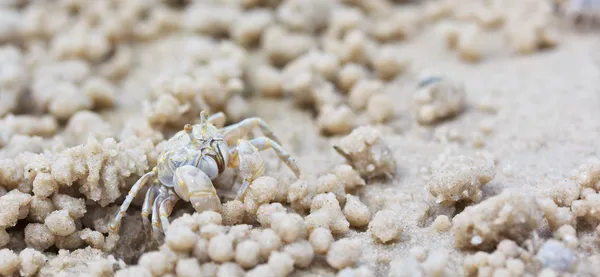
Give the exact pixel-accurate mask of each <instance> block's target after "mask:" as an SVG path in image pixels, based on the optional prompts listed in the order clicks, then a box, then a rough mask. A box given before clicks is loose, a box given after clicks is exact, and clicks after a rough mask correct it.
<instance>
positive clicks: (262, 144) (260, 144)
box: [249, 137, 301, 178]
mask: <svg viewBox="0 0 600 277" xmlns="http://www.w3.org/2000/svg"><path fill="white" fill-rule="evenodd" d="M249 142H250V143H251V144H252V145H253V146H254V147H256V148H257V149H258V150H259V151H262V150H266V149H269V148H271V149H273V150H274V151H275V153H277V156H278V157H279V159H280V160H281V161H282V162H284V163H285V164H286V165H287V166H288V168H289V169H290V170H291V171H292V172H294V175H296V178H300V174H301V173H300V168H299V167H298V164H297V163H296V160H295V159H294V158H293V157H292V155H290V153H289V152H288V151H286V150H285V149H284V148H283V147H282V146H281V145H280V144H279V143H277V142H276V141H274V140H272V139H270V138H267V137H258V138H255V139H252V140H250V141H249Z"/></svg>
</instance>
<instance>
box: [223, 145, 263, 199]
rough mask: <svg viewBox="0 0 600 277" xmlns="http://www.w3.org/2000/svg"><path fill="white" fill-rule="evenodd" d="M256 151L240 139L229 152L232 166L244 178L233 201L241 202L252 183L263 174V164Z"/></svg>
mask: <svg viewBox="0 0 600 277" xmlns="http://www.w3.org/2000/svg"><path fill="white" fill-rule="evenodd" d="M258 151H259V150H258V149H257V148H256V147H255V146H254V145H252V143H250V142H249V141H247V140H243V139H240V140H239V141H238V145H237V146H236V147H234V148H232V149H231V150H230V152H229V155H230V157H232V160H231V161H232V165H233V166H235V167H238V168H239V170H240V172H241V173H242V176H243V178H244V181H243V183H242V186H241V187H240V189H239V190H238V193H237V196H236V197H235V200H241V201H243V200H244V197H245V196H246V191H247V190H248V187H249V186H250V184H251V183H252V181H254V179H256V178H258V176H260V175H262V174H263V173H264V172H265V164H264V162H263V160H262V158H261V157H260V154H259V153H258Z"/></svg>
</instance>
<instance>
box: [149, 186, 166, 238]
mask: <svg viewBox="0 0 600 277" xmlns="http://www.w3.org/2000/svg"><path fill="white" fill-rule="evenodd" d="M167 196H168V195H167V191H166V190H164V189H162V188H161V190H160V191H159V192H158V196H156V199H154V203H153V205H152V235H153V237H154V238H155V239H156V238H157V237H158V234H159V233H160V215H159V210H160V203H161V202H162V201H163V200H164V199H165V198H166V197H167Z"/></svg>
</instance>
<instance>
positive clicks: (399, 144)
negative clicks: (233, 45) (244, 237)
mask: <svg viewBox="0 0 600 277" xmlns="http://www.w3.org/2000/svg"><path fill="white" fill-rule="evenodd" d="M436 26H437V25H436V24H429V25H427V26H426V27H425V28H424V29H423V30H421V31H419V32H418V34H416V35H414V36H412V37H411V38H410V39H408V40H406V41H400V42H394V44H396V47H397V51H398V53H401V55H403V56H405V57H409V58H410V61H411V63H410V67H409V69H408V70H407V71H406V72H404V73H402V74H401V75H399V76H398V78H396V79H394V80H393V81H391V82H389V83H386V85H385V90H384V94H385V95H386V96H388V97H389V99H390V101H392V102H393V117H392V118H391V119H390V120H389V121H388V122H386V123H384V124H379V125H375V126H376V127H377V128H378V129H379V130H380V131H381V132H382V134H383V135H382V139H383V140H384V141H385V142H386V143H387V145H388V146H389V147H390V149H391V150H392V152H393V157H394V159H395V161H396V163H397V170H396V173H395V174H394V175H393V178H392V179H374V180H368V181H367V186H366V187H365V188H364V189H362V190H360V192H359V193H358V194H357V195H358V196H359V197H360V200H361V201H362V202H363V203H365V204H366V205H367V206H368V208H369V210H370V212H371V214H372V215H374V214H375V213H376V212H377V211H380V210H383V209H393V210H395V211H397V212H398V214H399V215H400V217H401V218H399V219H398V220H399V221H401V222H402V223H403V224H405V225H404V226H403V227H404V229H403V232H402V235H401V238H400V240H399V241H397V242H392V243H387V244H382V243H379V242H377V241H376V240H375V239H374V238H373V237H372V235H371V234H370V232H368V231H367V228H366V227H364V228H351V229H350V231H349V232H348V233H347V234H346V235H344V236H340V237H350V238H356V239H359V240H360V242H361V246H362V253H361V255H360V258H359V259H358V262H357V265H360V266H367V267H368V268H370V269H371V271H372V273H373V274H374V276H388V274H389V273H388V272H389V268H390V262H391V261H393V260H394V259H396V258H399V257H407V256H409V252H410V251H409V250H410V249H411V248H414V247H415V246H421V247H424V248H425V249H427V250H439V251H443V252H445V253H448V254H449V261H448V264H447V267H448V270H449V272H451V274H450V275H449V276H461V275H463V274H464V269H463V263H464V260H465V257H466V256H467V255H469V254H472V253H475V252H474V251H468V250H459V249H457V248H456V247H455V246H454V238H453V233H452V231H447V232H438V231H436V230H435V228H434V227H432V223H433V221H434V220H435V219H436V217H437V216H438V215H447V216H448V217H450V218H452V217H453V216H454V215H456V214H457V213H458V212H460V210H456V209H454V208H445V207H441V206H440V205H438V204H436V203H435V198H434V197H433V196H432V195H431V194H430V192H429V191H428V190H427V182H428V179H429V176H430V174H429V170H430V167H431V166H432V164H433V163H435V161H436V160H437V159H438V158H439V157H440V155H442V154H448V153H450V154H465V155H474V154H475V153H477V152H479V151H485V152H487V153H488V154H489V155H491V156H492V157H493V158H494V161H495V171H496V175H495V177H494V178H493V180H492V181H491V182H489V183H488V184H486V185H485V186H484V187H483V198H482V200H481V201H485V200H486V199H488V198H490V197H492V196H495V195H498V194H500V193H501V192H502V191H503V190H504V189H506V188H517V189H518V190H520V191H525V192H532V193H538V192H539V191H540V190H543V188H544V186H546V185H548V184H549V183H557V182H559V181H561V180H565V179H568V178H569V177H570V172H571V171H572V170H573V169H576V168H578V167H579V166H580V165H582V164H585V163H586V162H587V161H588V159H589V158H593V157H598V152H597V151H600V149H599V148H598V147H599V144H598V140H597V138H598V137H600V121H599V120H598V118H600V109H598V107H600V90H599V89H598V80H600V52H598V49H600V38H599V37H598V36H597V34H590V33H583V32H578V31H574V30H573V29H572V27H565V26H563V27H561V29H560V38H559V39H558V45H557V46H556V47H554V48H552V49H547V50H543V51H539V52H536V53H534V54H531V55H516V54H513V53H511V52H510V51H509V50H507V49H508V47H509V46H508V45H506V42H505V41H504V40H503V39H502V35H501V34H498V33H494V32H493V31H491V32H486V35H487V36H489V39H483V44H484V45H485V46H484V47H482V48H481V49H483V52H484V53H485V54H484V55H483V59H482V61H480V62H478V63H468V62H464V61H462V60H461V59H460V58H459V57H457V55H456V52H455V51H452V50H449V49H448V48H447V46H446V43H445V39H444V38H443V36H442V35H440V33H439V29H438V28H437V27H436ZM188 36H189V35H186V34H174V35H161V36H159V37H158V38H156V39H155V40H153V41H149V42H144V43H138V44H137V45H136V46H135V47H136V48H135V49H136V50H135V51H134V58H133V60H134V65H133V68H132V70H131V71H130V73H129V74H128V75H127V77H126V78H124V79H123V80H121V81H119V82H115V83H114V84H115V85H116V87H117V92H116V94H115V96H116V97H115V105H114V106H113V107H111V108H109V109H104V110H99V111H98V113H99V114H100V115H102V117H103V118H104V119H105V120H106V121H107V122H109V123H110V125H111V126H112V128H113V130H114V131H115V133H119V131H120V130H121V129H122V128H123V126H124V124H125V122H126V121H127V120H130V119H132V118H134V117H143V114H144V110H143V105H142V104H141V103H143V102H144V101H145V100H150V99H152V98H151V93H150V92H149V91H150V88H151V85H152V81H153V80H155V79H156V78H157V76H159V75H162V74H178V73H180V72H179V71H180V70H181V68H182V67H183V65H185V63H186V61H185V57H184V55H183V54H182V51H177V49H181V47H182V46H183V45H185V39H186V38H187V37H188ZM251 55H252V59H256V60H258V61H261V60H264V53H262V52H258V53H252V54H251ZM250 70H251V67H250ZM424 70H433V71H435V72H439V73H442V74H444V75H445V76H447V78H449V79H451V80H453V81H456V82H462V83H464V85H465V93H466V101H467V107H466V109H465V111H464V112H462V113H461V114H459V115H458V116H456V117H454V118H452V119H450V120H446V121H443V122H441V123H438V124H435V125H433V126H422V125H420V124H418V123H417V122H416V120H415V118H414V116H413V113H412V110H411V109H412V105H413V104H412V95H413V93H414V91H415V89H416V86H417V82H418V80H419V79H418V76H419V74H420V73H421V72H422V71H424ZM250 94H252V93H250ZM246 99H247V101H248V105H249V106H248V107H249V109H248V111H249V114H248V115H246V116H250V115H256V116H259V117H261V118H263V119H264V120H265V121H266V122H267V123H268V124H269V125H270V126H271V127H272V128H273V130H274V131H275V133H276V134H277V135H278V136H279V137H280V138H281V140H282V145H284V147H285V148H286V149H288V150H289V151H290V152H291V153H292V154H293V155H295V156H296V157H297V161H298V164H299V166H300V168H301V170H302V172H303V173H304V174H306V175H309V176H320V175H321V174H325V173H328V172H331V170H332V169H333V168H334V167H335V166H337V165H339V164H342V163H344V162H345V160H344V159H343V158H342V157H341V156H340V155H339V154H338V153H336V151H335V150H334V148H333V145H336V144H337V143H338V142H339V140H340V139H341V138H342V137H344V135H338V136H324V135H322V134H321V133H320V131H319V128H318V126H317V123H316V116H315V112H314V111H312V110H308V109H302V108H299V107H297V105H295V104H294V103H293V101H292V100H291V99H288V98H279V99H273V98H262V97H259V96H256V95H248V96H246ZM367 124H368V119H367V117H366V116H365V115H364V114H359V115H358V118H357V124H356V126H357V127H358V126H362V125H367ZM482 125H485V126H491V132H490V133H489V134H487V135H482V134H481V130H482V127H481V126H482ZM62 127H64V122H63V123H62V125H61V128H62ZM176 129H177V128H174V127H173V128H172V129H165V130H162V131H163V133H164V134H165V136H166V137H167V138H168V137H169V135H170V134H172V133H173V131H174V130H176ZM447 132H450V133H455V134H458V137H459V139H450V140H449V139H448V136H447V135H445V133H447ZM59 133H60V131H59ZM478 135H479V136H481V137H482V140H483V146H482V147H476V145H474V143H473V137H474V136H478ZM263 157H265V160H266V161H267V172H266V174H267V175H270V176H278V177H281V176H284V177H282V178H290V179H292V177H291V176H292V175H291V174H290V171H289V170H288V169H286V168H285V166H284V165H283V164H281V163H279V162H278V161H277V159H276V156H275V155H274V153H272V151H265V152H264V153H263ZM285 176H287V177H285ZM130 179H132V180H133V178H130ZM132 184H133V181H131V180H129V181H128V183H127V184H126V185H124V188H129V187H130V186H131V185H132ZM0 185H2V184H0ZM125 190H126V189H123V191H125ZM121 201H122V200H121V199H119V200H118V203H119V204H120V203H121ZM136 201H139V200H136ZM180 204H181V203H180ZM180 206H185V204H181V205H179V206H177V207H178V209H180V208H182V207H180ZM183 208H185V207H183ZM188 211H189V207H188ZM182 213H183V211H175V212H174V215H173V216H172V217H171V220H173V219H175V218H176V217H177V216H180V215H181V214H182ZM21 225H23V226H24V225H25V223H23V224H20V225H17V226H16V227H14V228H15V230H14V231H10V230H9V233H10V234H11V235H13V234H14V236H13V241H12V242H11V244H9V245H7V246H6V247H12V249H13V250H15V251H19V250H21V249H22V248H23V246H24V245H23V243H22V242H21V243H20V245H19V243H18V242H15V240H17V241H18V240H19V236H22V231H19V230H16V229H19V228H21V230H22V228H23V227H20V226H21ZM122 228H124V229H125V230H127V231H126V232H127V233H129V232H132V233H134V234H139V233H141V232H139V231H141V230H142V229H138V228H141V220H140V219H139V207H132V209H131V212H130V214H129V216H127V217H126V220H125V223H124V226H123V227H122ZM576 229H577V236H578V237H579V238H580V245H579V246H578V247H577V248H576V250H575V253H577V255H582V256H588V255H592V254H594V255H598V254H600V251H599V249H598V246H597V245H598V239H597V234H596V231H595V226H594V227H593V228H592V227H590V226H586V225H585V224H583V225H582V224H580V226H578V227H577V228H576ZM19 234H21V235H19ZM536 234H539V236H540V237H541V238H542V240H546V239H548V238H551V237H552V231H550V230H549V229H548V227H547V225H543V226H541V227H540V228H539V230H537V232H536ZM122 239H123V241H122V242H121V243H120V244H119V246H118V250H117V252H116V253H117V254H115V255H116V256H117V257H118V258H123V259H125V261H127V262H128V263H132V264H135V263H136V261H137V258H138V257H139V255H140V254H141V253H143V252H147V251H150V250H153V249H155V248H153V247H155V246H152V245H149V244H148V240H151V239H152V238H151V236H150V235H147V234H144V235H140V236H137V235H136V236H133V237H132V236H130V235H123V238H122ZM46 252H47V253H52V252H54V253H56V252H57V249H55V248H50V249H47V251H46ZM17 254H18V252H17ZM596 266H597V265H596ZM74 271H75V272H78V270H74ZM81 271H83V272H85V270H84V269H81ZM15 274H16V273H15ZM71 274H77V273H73V272H71ZM335 274H336V270H334V269H332V268H331V267H329V266H328V265H327V262H326V260H325V258H324V257H317V258H315V261H314V262H313V265H312V266H311V268H309V269H299V270H297V271H296V272H294V273H292V275H291V276H334V275H335ZM71 276H75V275H71ZM109 276H111V274H109ZM338 276H339V275H338ZM352 276H354V275H352ZM356 276H358V275H356ZM432 276H433V275H432ZM531 276H535V275H531ZM547 276H553V275H547ZM579 276H587V275H584V274H583V273H581V274H580V275H579Z"/></svg>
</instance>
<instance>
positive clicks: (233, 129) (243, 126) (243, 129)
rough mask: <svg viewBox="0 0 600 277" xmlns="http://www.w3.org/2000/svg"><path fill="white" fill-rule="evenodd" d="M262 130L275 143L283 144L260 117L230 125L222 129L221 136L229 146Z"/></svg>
mask: <svg viewBox="0 0 600 277" xmlns="http://www.w3.org/2000/svg"><path fill="white" fill-rule="evenodd" d="M256 127H258V128H260V131H261V132H262V133H263V135H264V136H265V137H268V138H270V139H272V140H273V141H275V142H277V143H279V144H281V141H280V140H279V138H277V136H275V134H274V133H273V131H272V130H271V127H269V125H267V123H265V122H264V121H263V120H262V119H261V118H259V117H251V118H247V119H244V120H242V121H240V122H238V123H236V124H232V125H229V126H227V127H225V128H223V129H221V130H220V131H221V134H223V136H224V137H225V140H226V141H227V143H228V144H232V143H233V142H234V141H237V140H238V139H241V138H242V137H244V136H245V135H247V134H248V133H250V132H251V131H252V130H253V129H254V128H256Z"/></svg>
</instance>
